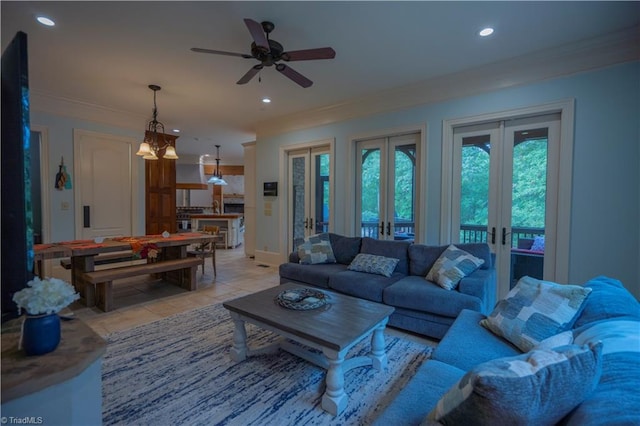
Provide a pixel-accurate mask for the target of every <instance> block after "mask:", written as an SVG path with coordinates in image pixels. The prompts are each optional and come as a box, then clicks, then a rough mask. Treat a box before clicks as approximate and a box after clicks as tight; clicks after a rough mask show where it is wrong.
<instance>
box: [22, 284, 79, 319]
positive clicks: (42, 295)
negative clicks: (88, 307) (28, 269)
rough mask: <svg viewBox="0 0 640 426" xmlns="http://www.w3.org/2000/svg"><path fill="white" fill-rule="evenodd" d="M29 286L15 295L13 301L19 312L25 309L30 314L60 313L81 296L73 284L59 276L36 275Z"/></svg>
mask: <svg viewBox="0 0 640 426" xmlns="http://www.w3.org/2000/svg"><path fill="white" fill-rule="evenodd" d="M27 286H28V287H26V288H23V289H22V290H20V291H18V292H16V293H15V294H14V295H13V301H14V302H15V303H16V305H18V312H20V310H21V309H24V310H25V311H27V313H28V314H30V315H41V314H53V313H58V312H60V310H61V309H62V308H65V307H67V306H69V304H71V302H73V301H74V300H78V299H79V298H80V295H79V294H78V293H76V292H75V289H74V288H73V286H72V285H71V284H69V283H67V282H65V281H62V280H59V279H57V278H45V279H44V280H41V279H40V278H38V277H36V278H34V279H33V280H31V281H29V282H28V283H27Z"/></svg>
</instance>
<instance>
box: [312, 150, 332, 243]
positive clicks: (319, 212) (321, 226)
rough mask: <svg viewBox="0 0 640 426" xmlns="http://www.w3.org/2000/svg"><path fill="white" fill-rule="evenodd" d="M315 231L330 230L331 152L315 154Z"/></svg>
mask: <svg viewBox="0 0 640 426" xmlns="http://www.w3.org/2000/svg"><path fill="white" fill-rule="evenodd" d="M315 161H316V164H315V170H316V176H315V203H314V204H315V212H314V214H315V216H314V222H315V232H316V233H320V232H328V231H329V154H328V153H325V154H319V155H316V156H315Z"/></svg>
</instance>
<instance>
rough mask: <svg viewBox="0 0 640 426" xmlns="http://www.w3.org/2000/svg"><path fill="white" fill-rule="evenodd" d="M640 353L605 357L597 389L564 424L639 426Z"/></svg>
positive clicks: (611, 354)
mask: <svg viewBox="0 0 640 426" xmlns="http://www.w3.org/2000/svg"><path fill="white" fill-rule="evenodd" d="M638 389H640V353H638V352H614V353H610V354H605V355H603V356H602V376H601V377H600V383H599V384H598V387H596V389H595V391H593V393H592V394H591V395H590V396H589V397H588V398H587V399H586V400H584V401H583V402H582V404H580V405H578V406H577V407H576V409H575V410H573V411H572V412H571V413H569V414H568V415H567V416H566V417H565V418H564V419H562V422H560V423H559V424H561V425H570V426H595V425H598V426H601V425H640V392H638Z"/></svg>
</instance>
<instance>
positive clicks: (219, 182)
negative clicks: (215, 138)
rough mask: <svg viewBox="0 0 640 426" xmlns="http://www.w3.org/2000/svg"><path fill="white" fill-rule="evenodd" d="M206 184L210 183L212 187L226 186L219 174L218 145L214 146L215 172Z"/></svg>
mask: <svg viewBox="0 0 640 426" xmlns="http://www.w3.org/2000/svg"><path fill="white" fill-rule="evenodd" d="M207 183H212V184H214V185H226V184H227V181H226V180H224V179H223V178H222V173H221V172H220V145H216V170H215V171H214V172H213V176H211V177H210V178H209V180H208V181H207Z"/></svg>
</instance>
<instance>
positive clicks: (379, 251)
mask: <svg viewBox="0 0 640 426" xmlns="http://www.w3.org/2000/svg"><path fill="white" fill-rule="evenodd" d="M410 245H411V242H410V241H391V240H375V239H373V238H369V237H364V238H363V239H362V245H361V247H360V253H366V254H375V255H378V256H386V257H393V258H395V259H398V265H397V266H396V272H400V273H401V274H403V275H408V274H409V255H408V253H407V249H408V247H409V246H410Z"/></svg>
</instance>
